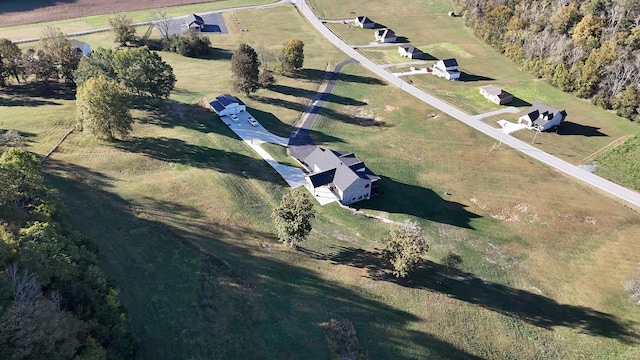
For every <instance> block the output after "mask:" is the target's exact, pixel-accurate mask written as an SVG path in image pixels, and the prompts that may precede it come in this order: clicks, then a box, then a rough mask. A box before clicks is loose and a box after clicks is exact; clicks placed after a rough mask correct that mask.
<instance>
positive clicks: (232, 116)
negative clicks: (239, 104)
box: [229, 114, 238, 122]
mask: <svg viewBox="0 0 640 360" xmlns="http://www.w3.org/2000/svg"><path fill="white" fill-rule="evenodd" d="M229 117H230V118H231V120H233V121H235V122H238V117H237V116H236V115H235V114H231V115H229Z"/></svg>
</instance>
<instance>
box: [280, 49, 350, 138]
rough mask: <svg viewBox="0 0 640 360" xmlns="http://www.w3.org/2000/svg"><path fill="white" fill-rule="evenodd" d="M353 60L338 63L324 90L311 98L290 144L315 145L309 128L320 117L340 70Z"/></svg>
mask: <svg viewBox="0 0 640 360" xmlns="http://www.w3.org/2000/svg"><path fill="white" fill-rule="evenodd" d="M353 62H356V61H355V60H354V59H349V60H345V61H343V62H341V63H339V64H338V65H336V68H335V69H333V72H332V73H331V76H330V77H329V79H328V81H327V86H326V87H325V88H324V90H323V91H322V92H320V93H318V95H316V96H315V97H314V98H313V100H311V103H310V104H309V106H308V107H307V109H306V110H305V111H304V113H302V116H301V121H300V123H299V124H298V129H297V130H296V131H295V132H294V133H293V134H291V137H290V138H289V146H300V145H313V139H311V135H310V134H309V130H310V129H311V127H312V126H313V122H314V121H316V119H317V118H318V113H319V112H320V109H322V106H323V105H324V102H325V101H326V100H327V97H329V94H331V91H332V90H333V86H334V85H335V84H336V80H337V79H338V76H339V75H340V70H342V67H343V66H345V65H347V64H351V63H353Z"/></svg>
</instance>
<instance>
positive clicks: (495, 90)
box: [481, 85, 512, 99]
mask: <svg viewBox="0 0 640 360" xmlns="http://www.w3.org/2000/svg"><path fill="white" fill-rule="evenodd" d="M481 89H482V90H484V92H486V93H487V94H490V95H494V96H497V97H499V98H500V99H504V98H506V97H509V96H512V95H511V94H510V93H508V92H506V91H504V90H502V89H501V88H499V87H497V86H495V85H485V86H482V87H481Z"/></svg>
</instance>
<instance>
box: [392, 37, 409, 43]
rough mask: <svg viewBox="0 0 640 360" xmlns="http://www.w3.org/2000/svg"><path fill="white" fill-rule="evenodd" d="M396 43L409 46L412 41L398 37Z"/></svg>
mask: <svg viewBox="0 0 640 360" xmlns="http://www.w3.org/2000/svg"><path fill="white" fill-rule="evenodd" d="M395 42H396V43H398V44H408V43H410V42H411V41H410V40H409V38H408V37H406V36H396V41H395Z"/></svg>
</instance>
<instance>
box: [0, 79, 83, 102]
mask: <svg viewBox="0 0 640 360" xmlns="http://www.w3.org/2000/svg"><path fill="white" fill-rule="evenodd" d="M2 93H3V94H4V95H7V96H10V97H14V98H16V99H25V100H34V101H36V100H35V99H33V98H42V99H46V100H75V98H76V92H75V90H74V89H72V88H70V87H69V85H68V84H65V83H60V82H51V83H44V82H23V83H20V84H10V85H8V86H6V87H5V88H3V89H2ZM38 101H39V100H38ZM47 104H50V103H49V102H48V103H47ZM47 104H43V105H47Z"/></svg>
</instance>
